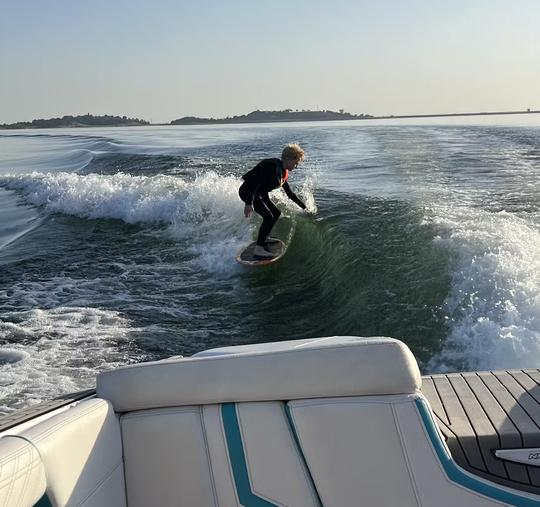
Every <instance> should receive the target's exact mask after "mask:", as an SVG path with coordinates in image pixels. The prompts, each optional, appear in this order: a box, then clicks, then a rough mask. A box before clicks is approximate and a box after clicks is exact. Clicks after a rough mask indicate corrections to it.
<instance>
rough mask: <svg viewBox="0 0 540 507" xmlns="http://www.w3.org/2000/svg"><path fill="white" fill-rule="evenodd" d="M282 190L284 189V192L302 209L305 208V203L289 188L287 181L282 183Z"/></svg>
mask: <svg viewBox="0 0 540 507" xmlns="http://www.w3.org/2000/svg"><path fill="white" fill-rule="evenodd" d="M282 188H283V190H285V193H286V194H287V197H288V198H289V199H290V200H291V201H293V202H295V203H296V204H298V206H300V207H301V208H302V209H306V205H305V204H304V203H303V202H302V201H301V200H300V199H299V198H298V196H297V195H296V194H295V193H294V192H293V191H292V190H291V187H290V186H289V184H288V183H287V182H285V183H284V184H283V187H282Z"/></svg>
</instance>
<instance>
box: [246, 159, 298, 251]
mask: <svg viewBox="0 0 540 507" xmlns="http://www.w3.org/2000/svg"><path fill="white" fill-rule="evenodd" d="M287 176H288V174H287V171H286V169H285V168H284V167H283V164H282V163H281V160H280V159H279V158H267V159H265V160H263V161H262V162H259V163H258V164H257V165H256V166H255V167H254V168H253V169H251V171H248V172H247V173H246V174H244V176H242V179H243V180H244V183H242V185H241V186H240V189H239V191H238V194H239V195H240V199H242V201H244V203H246V204H247V205H249V206H253V209H254V210H255V211H256V212H257V213H258V214H259V215H261V217H262V219H263V223H262V224H261V227H260V229H259V235H258V237H257V244H258V245H260V246H264V240H265V239H266V237H267V236H268V235H269V234H270V231H271V230H272V227H274V224H275V223H276V222H277V219H278V218H279V216H280V215H281V211H279V209H278V208H277V207H276V206H275V204H274V203H273V202H272V201H271V200H270V197H268V193H269V192H271V191H272V190H274V189H276V188H279V187H282V188H283V190H285V193H286V194H287V197H288V198H289V199H291V200H292V201H294V202H295V203H296V204H298V206H300V207H301V208H302V209H306V205H305V204H304V203H303V202H302V201H301V200H300V199H299V198H298V197H297V196H296V194H295V193H294V192H293V191H292V190H291V187H289V184H288V183H287Z"/></svg>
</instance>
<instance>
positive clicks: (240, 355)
mask: <svg viewBox="0 0 540 507" xmlns="http://www.w3.org/2000/svg"><path fill="white" fill-rule="evenodd" d="M360 343H362V342H355V343H348V344H342V345H331V346H327V347H312V348H309V349H298V350H295V349H292V350H291V349H286V350H280V351H276V352H259V353H254V354H250V353H238V354H227V355H223V356H205V357H194V358H185V359H183V360H182V361H180V362H182V363H185V364H188V363H189V364H193V363H198V362H203V361H204V362H206V361H230V360H231V359H245V358H254V359H259V358H261V357H273V356H281V355H290V354H306V355H308V354H309V353H310V352H314V351H327V352H331V351H335V350H337V349H345V348H351V347H357V346H359V344H360ZM381 345H384V346H388V347H391V348H396V349H400V350H401V349H402V347H401V345H400V342H397V341H395V342H387V341H379V342H375V343H362V345H360V347H375V346H377V347H379V346H381ZM178 364H179V363H176V362H174V363H163V364H159V363H157V362H155V363H152V364H141V365H137V366H133V367H127V368H124V369H118V370H112V371H110V372H107V371H104V372H102V373H101V375H102V376H103V378H105V377H106V376H111V375H116V376H118V375H125V374H126V372H129V371H132V370H139V369H144V368H155V367H160V368H168V367H176V368H177V367H178Z"/></svg>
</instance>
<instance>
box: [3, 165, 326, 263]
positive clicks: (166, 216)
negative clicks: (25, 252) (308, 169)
mask: <svg viewBox="0 0 540 507" xmlns="http://www.w3.org/2000/svg"><path fill="white" fill-rule="evenodd" d="M240 183H241V181H240V180H239V178H238V177H236V176H232V175H219V174H218V173H216V172H215V171H206V172H203V173H200V174H198V175H197V176H196V177H195V178H194V179H192V180H187V179H183V178H181V177H179V176H163V175H158V176H132V175H129V174H124V173H117V174H114V175H100V174H87V175H79V174H73V173H45V174H44V173H36V172H34V173H31V174H26V175H9V176H0V186H3V187H4V188H7V189H10V190H17V191H18V192H20V193H21V194H22V195H23V196H24V198H25V199H26V201H27V202H28V203H30V204H33V205H36V206H43V207H44V208H45V209H46V210H47V211H49V212H57V213H65V214H68V215H73V216H78V217H82V218H89V219H97V218H113V219H119V220H123V221H124V222H127V223H131V224H133V223H143V224H165V225H168V230H169V232H170V233H171V234H172V235H173V237H176V238H177V239H179V240H180V239H182V240H185V242H186V243H187V244H188V245H189V247H188V248H189V251H190V252H191V253H193V255H195V256H196V257H197V259H196V262H197V263H198V265H199V267H202V268H204V269H207V270H209V271H212V272H220V273H231V272H234V270H235V269H236V268H237V267H236V266H235V263H234V255H235V253H236V252H237V251H238V250H239V249H240V247H241V246H243V245H245V244H246V243H249V241H250V240H251V238H252V237H253V235H254V230H255V222H254V221H253V219H252V220H251V221H246V220H245V218H244V217H243V204H242V202H241V201H240V198H239V197H238V188H239V186H240ZM313 185H314V183H313V181H311V180H310V179H306V180H305V181H304V184H303V187H302V189H301V191H300V192H299V193H300V195H301V196H302V197H303V199H304V200H305V201H306V204H307V206H308V210H310V211H311V212H315V211H316V206H315V202H314V199H313V191H312V189H313ZM280 194H283V193H282V192H276V193H274V194H273V198H274V197H275V198H276V199H277V200H278V201H279V202H280V203H281V204H283V206H284V207H285V208H286V209H287V211H288V214H293V213H297V212H298V210H299V208H298V207H297V206H296V205H295V204H293V203H292V202H291V201H289V200H287V199H286V197H285V196H284V194H283V195H280ZM283 206H282V207H283ZM256 223H258V222H256Z"/></svg>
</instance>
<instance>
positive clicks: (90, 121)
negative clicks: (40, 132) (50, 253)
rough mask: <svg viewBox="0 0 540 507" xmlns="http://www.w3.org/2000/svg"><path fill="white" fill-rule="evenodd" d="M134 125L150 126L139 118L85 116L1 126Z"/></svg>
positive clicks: (11, 127) (0, 126)
mask: <svg viewBox="0 0 540 507" xmlns="http://www.w3.org/2000/svg"><path fill="white" fill-rule="evenodd" d="M134 125H150V122H148V121H145V120H139V118H128V117H127V116H110V115H108V114H106V115H104V116H94V115H92V114H85V115H83V116H63V117H62V118H50V119H48V120H43V119H40V120H32V121H21V122H18V123H11V124H9V125H8V124H3V125H0V128H3V129H46V128H64V127H130V126H134Z"/></svg>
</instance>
